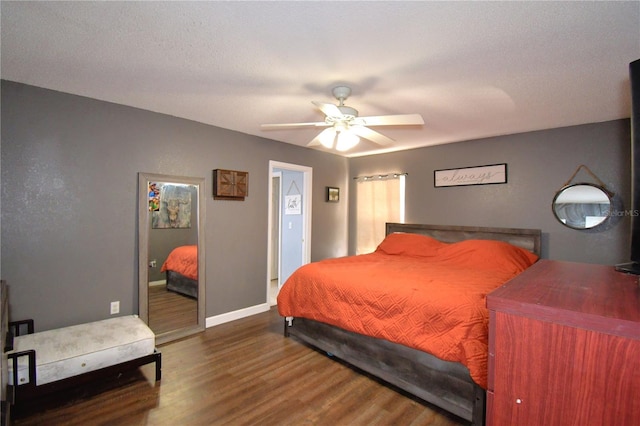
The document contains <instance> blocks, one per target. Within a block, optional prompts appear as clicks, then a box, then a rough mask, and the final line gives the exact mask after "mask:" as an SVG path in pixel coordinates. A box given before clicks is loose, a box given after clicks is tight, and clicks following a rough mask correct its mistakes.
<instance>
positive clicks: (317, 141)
mask: <svg viewBox="0 0 640 426" xmlns="http://www.w3.org/2000/svg"><path fill="white" fill-rule="evenodd" d="M335 137H336V131H335V129H334V128H333V127H329V128H328V129H324V130H323V131H321V132H320V133H319V134H318V136H316V137H315V138H313V140H312V141H311V142H309V143H308V144H307V146H317V145H323V146H325V147H326V148H329V149H331V148H332V147H333V140H334V139H335ZM323 141H324V143H323ZM329 141H331V146H329Z"/></svg>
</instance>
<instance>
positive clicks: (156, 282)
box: [149, 280, 167, 287]
mask: <svg viewBox="0 0 640 426" xmlns="http://www.w3.org/2000/svg"><path fill="white" fill-rule="evenodd" d="M166 284H167V280H159V281H149V287H154V286H157V285H166Z"/></svg>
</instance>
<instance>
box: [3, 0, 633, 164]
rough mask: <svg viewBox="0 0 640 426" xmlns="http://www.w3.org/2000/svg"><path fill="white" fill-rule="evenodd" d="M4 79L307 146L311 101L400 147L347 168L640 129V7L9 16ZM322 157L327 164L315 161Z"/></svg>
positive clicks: (262, 5) (142, 7)
mask: <svg viewBox="0 0 640 426" xmlns="http://www.w3.org/2000/svg"><path fill="white" fill-rule="evenodd" d="M1 31H2V33H1V35H2V39H1V43H2V44H1V49H2V51H1V55H2V56H1V60H2V62H1V72H2V78H3V79H7V80H12V81H17V82H22V83H26V84H31V85H35V86H40V87H44V88H49V89H54V90H59V91H62V92H68V93H73V94H78V95H83V96H88V97H92V98H96V99H101V100H105V101H110V102H115V103H119V104H123V105H129V106H134V107H138V108H143V109H147V110H151V111H156V112H161V113H165V114H170V115H173V116H177V117H183V118H187V119H191V120H195V121H199V122H202V123H207V124H212V125H215V126H219V127H224V128H227V129H232V130H236V131H239V132H243V133H247V134H251V135H257V136H261V137H265V138H269V139H274V140H278V141H282V142H286V143H290V144H295V145H300V146H306V144H307V143H308V142H310V141H311V140H312V139H313V138H314V136H315V135H316V134H317V133H318V132H319V129H317V128H309V129H292V130H278V131H273V130H269V131H265V130H262V129H261V128H260V124H263V123H291V122H309V121H322V120H323V118H324V116H323V115H322V114H321V113H320V112H319V111H318V110H317V109H316V108H315V107H314V105H312V104H311V101H321V102H334V101H335V99H333V97H332V95H331V89H332V88H333V87H334V86H335V85H336V84H338V83H341V84H345V83H346V84H348V85H350V86H351V87H352V89H353V94H352V96H351V97H350V98H349V99H348V100H347V102H346V104H347V105H349V106H352V107H354V108H356V109H358V110H359V111H360V115H362V116H370V115H385V114H405V113H420V114H421V115H422V116H423V117H424V120H425V124H424V126H419V127H413V126H411V127H407V128H402V127H378V128H376V130H378V131H380V132H381V133H383V134H385V135H387V136H389V137H391V138H393V139H395V140H396V142H395V143H394V144H393V145H392V146H391V147H387V148H386V149H385V150H380V149H379V147H378V146H376V145H373V144H371V143H369V142H366V141H365V142H361V143H360V145H359V146H358V147H356V149H354V150H353V151H351V152H350V153H348V154H346V155H348V156H354V155H364V154H374V153H379V152H388V151H393V150H399V149H410V148H415V147H421V146H428V145H434V144H442V143H450V142H457V141H463V140H470V139H478V138H483V137H490V136H496V135H504V134H512V133H519V132H526V131H532V130H540V129H547V128H554V127H562V126H570V125H577V124H583V123H591V122H600V121H607V120H613V119H617V118H624V117H629V115H630V99H629V79H628V64H629V62H631V61H633V60H635V59H638V58H640V2H639V1H632V2H608V1H605V2H557V1H554V2H479V1H478V2H403V1H400V2H317V1H312V2H305V1H296V2H212V1H208V2H207V1H204V2H7V1H2V4H1ZM313 149H324V148H322V147H320V148H318V147H314V148H313Z"/></svg>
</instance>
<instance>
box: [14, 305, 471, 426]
mask: <svg viewBox="0 0 640 426" xmlns="http://www.w3.org/2000/svg"><path fill="white" fill-rule="evenodd" d="M282 329H283V324H282V319H281V318H280V317H279V316H278V314H277V311H276V310H275V308H272V309H271V311H269V312H265V313H263V314H259V315H254V316H252V317H249V318H245V319H241V320H238V321H234V322H230V323H227V324H222V325H219V326H216V327H212V328H209V329H207V330H205V331H204V332H202V333H200V334H197V335H195V336H192V337H189V338H186V339H183V340H180V341H177V342H172V343H168V344H165V345H163V346H161V347H160V350H161V351H162V367H163V368H162V380H161V381H160V382H158V383H154V381H153V372H154V367H153V366H152V365H150V366H145V367H142V368H141V369H140V370H138V371H136V372H132V373H131V374H128V375H123V376H121V377H119V378H114V380H113V381H111V382H105V383H103V384H102V385H101V386H100V387H99V388H98V387H96V386H92V387H87V388H84V389H83V388H78V389H75V390H74V392H73V393H69V394H68V395H64V396H63V400H62V401H53V402H54V403H55V404H58V405H57V406H55V407H54V408H49V409H46V410H44V411H42V405H40V406H39V410H38V411H37V412H35V411H34V412H31V414H28V415H27V416H25V417H21V418H18V419H15V420H14V422H13V424H14V425H83V426H85V425H92V426H93V425H257V424H260V425H434V426H444V425H447V426H451V425H464V424H467V423H465V422H464V421H462V420H460V419H458V418H456V417H454V416H452V415H449V414H447V413H444V412H442V411H439V410H438V409H435V408H433V407H429V406H428V405H426V404H425V403H421V402H419V401H417V400H415V399H412V398H410V397H408V396H406V395H404V394H402V393H399V392H398V391H395V390H393V389H391V388H389V387H387V386H384V385H382V384H380V383H378V382H377V381H375V380H373V379H371V378H369V377H368V376H366V375H364V374H362V373H359V372H357V371H355V370H353V369H352V368H349V367H348V366H345V365H343V364H342V363H341V362H339V361H337V360H335V359H332V358H329V357H327V356H326V355H325V354H323V353H320V352H318V351H315V350H313V349H311V348H309V347H307V346H305V345H303V344H302V343H300V342H298V341H296V340H294V339H292V338H285V337H283V335H282ZM50 402H51V401H50Z"/></svg>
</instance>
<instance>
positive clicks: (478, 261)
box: [439, 240, 538, 273]
mask: <svg viewBox="0 0 640 426" xmlns="http://www.w3.org/2000/svg"><path fill="white" fill-rule="evenodd" d="M439 255H440V257H441V258H442V259H443V260H444V259H446V260H455V262H456V265H460V266H465V267H469V268H477V269H493V270H500V271H510V272H513V273H520V272H522V271H524V270H525V269H527V268H528V267H529V266H531V265H533V264H534V263H535V262H536V261H537V260H538V256H537V255H535V254H533V253H531V252H530V251H528V250H525V249H523V248H520V247H516V246H514V245H511V244H509V243H506V242H504V241H494V240H465V241H460V242H457V243H453V244H447V245H446V246H445V247H444V248H442V249H441V250H440V251H439Z"/></svg>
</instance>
